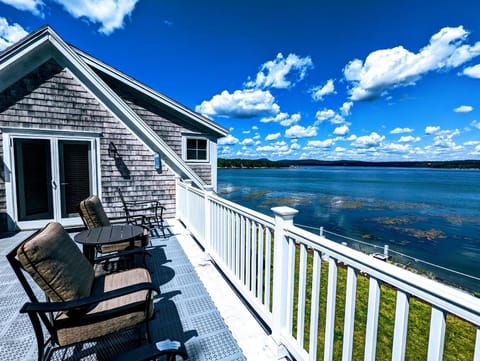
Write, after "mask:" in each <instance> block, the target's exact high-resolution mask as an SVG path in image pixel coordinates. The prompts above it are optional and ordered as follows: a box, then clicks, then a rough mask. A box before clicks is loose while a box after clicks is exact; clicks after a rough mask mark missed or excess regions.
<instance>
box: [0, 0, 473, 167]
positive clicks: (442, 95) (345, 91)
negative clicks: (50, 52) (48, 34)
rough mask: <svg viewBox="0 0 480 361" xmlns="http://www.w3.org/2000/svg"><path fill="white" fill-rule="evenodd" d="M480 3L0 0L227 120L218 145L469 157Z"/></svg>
mask: <svg viewBox="0 0 480 361" xmlns="http://www.w3.org/2000/svg"><path fill="white" fill-rule="evenodd" d="M478 14H480V2H479V1H477V0H468V1H467V0H456V1H442V0H440V1H439V0H437V1H431V0H425V1H412V0H403V1H380V0H364V1H354V0H337V1H334V0H332V1H321V0H317V1H313V0H308V1H307V0H295V1H293V0H289V1H286V0H276V1H273V0H256V1H253V0H242V1H237V0H232V1H225V0H222V1H217V0H212V1H203V2H201V1H195V0H189V1H187V0H175V1H173V0H171V1H166V0H164V1H157V0H104V1H101V0H96V1H95V0H0V49H3V48H5V47H6V46H8V45H9V44H11V43H13V42H15V41H17V40H18V39H19V38H21V37H22V36H24V35H25V34H26V33H28V32H30V31H33V30H35V29H37V28H38V27H40V26H42V25H43V24H50V25H51V26H52V27H53V28H54V29H55V30H56V31H57V32H58V33H59V34H60V36H62V37H63V38H64V39H65V40H66V41H67V42H69V43H71V44H73V45H75V46H77V47H79V48H80V49H82V50H83V51H85V52H87V53H89V54H91V55H93V56H95V57H97V58H99V59H100V60H102V61H104V62H106V63H107V64H110V65H112V66H113V67H116V68H117V69H119V70H121V71H123V72H125V73H127V74H128V75H130V76H132V77H134V78H136V79H137V80H139V81H141V82H143V83H145V84H147V85H149V86H151V87H152V88H154V89H156V90H157V91H159V92H161V93H163V94H165V95H167V96H170V97H172V98H173V99H175V100H177V101H179V102H180V103H182V104H184V105H186V106H188V107H190V108H191V109H194V110H196V111H198V112H200V113H202V114H204V115H206V116H208V117H210V118H212V119H214V120H215V121H217V122H218V123H220V124H221V125H223V126H224V127H226V128H228V129H230V134H229V136H228V137H226V138H224V139H222V140H220V142H219V143H220V146H219V156H220V157H225V158H236V157H240V158H264V157H266V158H269V159H286V158H290V159H301V158H303V159H306V158H315V159H324V160H337V159H355V160H369V161H386V160H450V159H480V21H479V20H478Z"/></svg>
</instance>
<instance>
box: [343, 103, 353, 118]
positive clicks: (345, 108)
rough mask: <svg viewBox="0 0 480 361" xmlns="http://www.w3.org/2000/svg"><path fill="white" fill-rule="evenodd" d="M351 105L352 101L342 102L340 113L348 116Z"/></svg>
mask: <svg viewBox="0 0 480 361" xmlns="http://www.w3.org/2000/svg"><path fill="white" fill-rule="evenodd" d="M352 107H353V102H345V103H343V104H342V106H341V107H340V112H341V113H342V115H343V116H345V117H346V116H348V115H350V110H351V109H352Z"/></svg>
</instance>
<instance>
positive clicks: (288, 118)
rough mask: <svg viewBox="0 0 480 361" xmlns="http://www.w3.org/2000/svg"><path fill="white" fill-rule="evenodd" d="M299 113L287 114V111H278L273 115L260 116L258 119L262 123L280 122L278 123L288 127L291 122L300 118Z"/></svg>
mask: <svg viewBox="0 0 480 361" xmlns="http://www.w3.org/2000/svg"><path fill="white" fill-rule="evenodd" d="M301 118H302V117H301V115H300V114H299V113H295V114H292V115H290V114H288V113H278V114H277V115H276V116H274V117H267V118H262V119H260V121H261V122H262V123H270V122H274V123H280V125H283V126H284V127H289V126H291V125H292V124H295V123H298V122H299V121H300V119H301Z"/></svg>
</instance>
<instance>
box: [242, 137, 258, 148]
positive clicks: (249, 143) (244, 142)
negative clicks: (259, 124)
mask: <svg viewBox="0 0 480 361" xmlns="http://www.w3.org/2000/svg"><path fill="white" fill-rule="evenodd" d="M241 144H242V145H244V146H247V147H250V146H252V145H254V144H255V141H254V140H253V139H252V138H245V139H244V140H242V143H241Z"/></svg>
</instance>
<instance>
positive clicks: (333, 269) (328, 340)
mask: <svg viewBox="0 0 480 361" xmlns="http://www.w3.org/2000/svg"><path fill="white" fill-rule="evenodd" d="M337 269H338V266H337V261H336V260H335V259H333V258H332V257H329V258H328V288H327V311H326V320H325V348H324V357H323V359H324V361H331V360H332V359H333V341H334V336H335V304H336V299H337Z"/></svg>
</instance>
